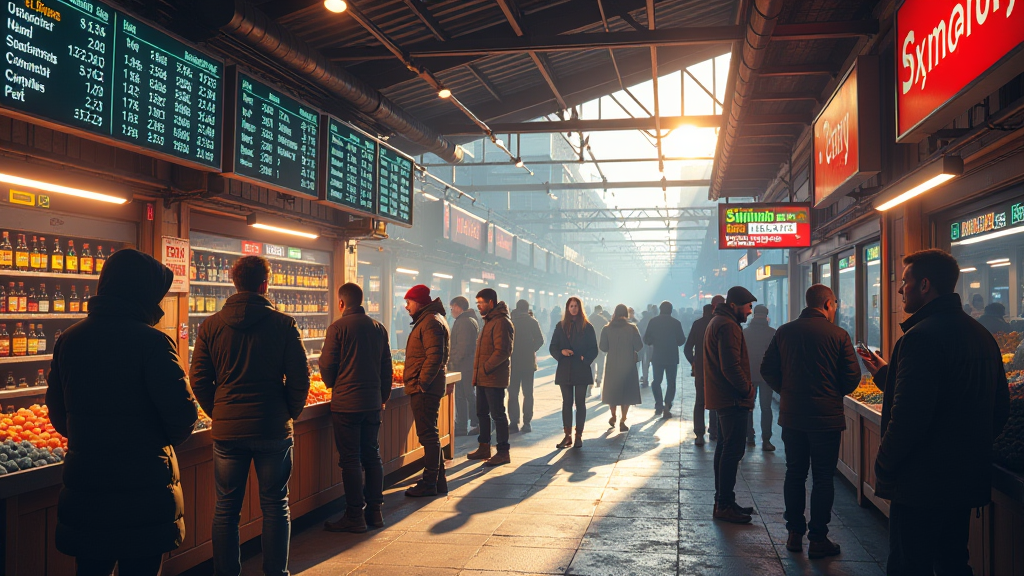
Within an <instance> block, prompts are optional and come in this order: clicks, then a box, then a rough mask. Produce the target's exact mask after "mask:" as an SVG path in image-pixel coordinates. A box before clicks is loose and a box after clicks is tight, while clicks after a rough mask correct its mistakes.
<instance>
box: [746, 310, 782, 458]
mask: <svg viewBox="0 0 1024 576" xmlns="http://www.w3.org/2000/svg"><path fill="white" fill-rule="evenodd" d="M774 337H775V328H772V327H771V325H770V324H769V323H768V307H767V306H765V305H763V304H762V305H758V306H754V315H753V316H751V317H750V322H749V323H748V324H747V327H746V328H744V329H743V338H744V339H745V340H746V341H747V352H749V353H750V377H751V379H752V380H753V382H754V387H755V388H757V402H758V404H760V405H761V450H763V451H765V452H774V451H775V445H774V444H772V389H771V386H769V385H768V384H767V383H766V382H765V380H764V377H763V376H761V361H762V360H763V359H764V353H765V352H767V351H768V345H769V344H771V342H772V338H774ZM754 439H755V434H754V411H753V410H751V411H750V414H748V415H747V446H756V445H757V444H756V443H755V440H754Z"/></svg>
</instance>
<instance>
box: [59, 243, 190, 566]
mask: <svg viewBox="0 0 1024 576" xmlns="http://www.w3.org/2000/svg"><path fill="white" fill-rule="evenodd" d="M173 279H174V274H173V273H172V272H171V271H170V270H169V269H167V268H166V267H164V266H163V265H161V264H160V263H159V262H157V261H156V260H155V259H153V258H152V257H150V256H147V255H145V254H142V253H141V252H136V251H135V250H130V249H126V250H119V251H117V252H116V253H114V254H113V255H111V257H110V259H109V260H107V264H106V266H104V268H103V273H102V274H100V278H99V286H98V289H97V291H96V296H94V297H92V298H91V299H90V300H89V317H88V318H87V319H85V320H82V321H81V322H78V323H77V324H74V325H73V326H71V327H70V328H68V329H67V330H65V331H64V333H63V335H61V337H60V338H59V339H58V340H57V343H56V345H55V346H54V350H53V361H52V362H51V363H50V374H49V377H48V378H47V380H48V384H49V387H48V388H47V390H46V405H47V406H48V407H49V410H50V412H49V415H50V421H51V422H52V423H53V427H54V428H55V429H56V430H57V432H59V433H61V434H62V435H64V436H66V437H67V439H68V448H69V450H68V454H67V457H66V459H65V461H64V470H63V486H62V487H61V491H60V499H59V501H58V504H57V522H56V547H57V550H60V551H61V552H63V553H64V554H67V555H69V556H93V557H94V556H99V557H109V558H117V557H122V556H139V555H157V554H162V553H164V552H169V551H171V550H174V549H175V548H177V547H178V546H180V545H181V542H182V540H183V538H184V537H185V518H184V514H185V504H184V500H183V498H182V492H181V484H180V480H179V477H180V474H179V472H178V461H177V458H176V457H175V454H174V448H172V446H176V445H178V444H181V443H182V442H184V441H185V440H187V439H188V438H189V437H190V436H191V434H192V428H193V426H194V425H195V422H196V406H195V402H194V400H193V398H192V393H191V392H190V391H189V387H188V381H187V379H186V378H185V372H184V371H183V370H182V369H181V363H180V358H179V357H178V352H177V344H176V343H175V341H174V340H173V339H172V338H170V337H169V336H168V335H167V334H164V333H163V332H162V331H160V330H158V329H156V328H154V327H153V326H154V325H155V324H156V323H157V321H158V320H159V319H160V318H161V317H162V316H163V311H161V309H160V301H161V300H162V299H163V297H164V295H165V294H166V293H167V290H168V289H169V288H170V286H171V281H172V280H173ZM112 423H116V425H117V430H119V431H120V432H119V433H114V432H112V431H111V424H112ZM40 518H42V516H40ZM192 520H193V518H190V519H189V521H190V522H191V521H192ZM51 522H52V520H51Z"/></svg>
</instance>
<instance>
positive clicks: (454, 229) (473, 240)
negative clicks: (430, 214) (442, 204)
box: [449, 206, 486, 251]
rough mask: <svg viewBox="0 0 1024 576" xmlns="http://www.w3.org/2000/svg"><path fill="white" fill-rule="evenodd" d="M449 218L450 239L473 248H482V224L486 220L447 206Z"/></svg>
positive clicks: (481, 249) (483, 237)
mask: <svg viewBox="0 0 1024 576" xmlns="http://www.w3.org/2000/svg"><path fill="white" fill-rule="evenodd" d="M449 212H450V218H451V240H452V242H455V243H456V244H462V245H463V246H467V247H469V248H472V249H474V250H480V251H483V250H484V239H485V238H486V236H484V225H485V224H486V222H484V221H483V220H481V219H480V218H477V217H476V216H473V215H472V214H470V213H469V212H466V211H465V210H462V209H461V208H457V207H455V206H450V207H449Z"/></svg>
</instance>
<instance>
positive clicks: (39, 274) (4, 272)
mask: <svg viewBox="0 0 1024 576" xmlns="http://www.w3.org/2000/svg"><path fill="white" fill-rule="evenodd" d="M0 276H11V277H12V278H56V279H58V280H63V279H67V280H99V279H100V275H99V274H60V273H56V272H22V271H20V270H0Z"/></svg>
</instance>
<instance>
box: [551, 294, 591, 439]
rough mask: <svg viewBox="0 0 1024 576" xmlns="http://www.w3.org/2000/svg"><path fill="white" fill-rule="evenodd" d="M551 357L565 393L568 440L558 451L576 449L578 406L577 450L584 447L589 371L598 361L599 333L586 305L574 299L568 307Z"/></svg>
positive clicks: (564, 426)
mask: <svg viewBox="0 0 1024 576" xmlns="http://www.w3.org/2000/svg"><path fill="white" fill-rule="evenodd" d="M548 351H549V352H551V356H552V357H553V358H554V359H555V360H556V361H557V362H558V368H557V369H556V370H555V384H558V386H559V388H561V390H562V430H563V431H564V432H565V438H563V439H562V441H561V442H559V443H558V444H557V446H556V447H557V448H568V447H570V446H572V445H573V438H572V406H573V402H574V401H575V403H576V446H577V447H579V446H582V445H583V425H584V423H586V421H587V403H586V400H587V387H588V386H591V385H593V384H594V373H593V371H592V370H591V369H590V365H591V364H593V362H594V360H595V359H596V358H597V353H598V349H597V332H596V331H595V330H594V326H593V325H592V324H591V323H590V322H587V314H586V313H585V312H584V311H583V302H582V301H580V299H579V298H577V297H576V296H572V297H570V298H569V300H568V301H566V303H565V317H563V318H562V321H561V322H559V323H558V324H557V325H556V326H555V332H554V334H552V335H551V345H550V346H549V347H548Z"/></svg>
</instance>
